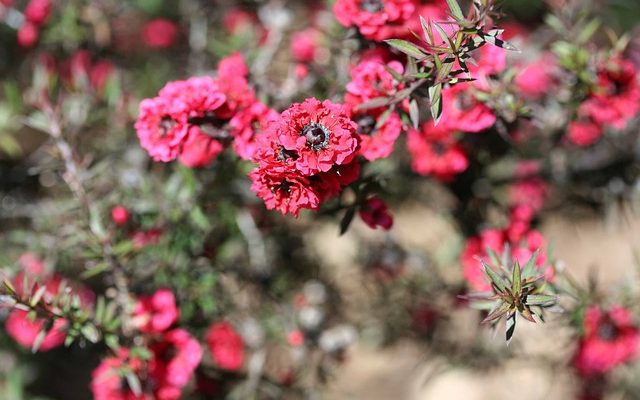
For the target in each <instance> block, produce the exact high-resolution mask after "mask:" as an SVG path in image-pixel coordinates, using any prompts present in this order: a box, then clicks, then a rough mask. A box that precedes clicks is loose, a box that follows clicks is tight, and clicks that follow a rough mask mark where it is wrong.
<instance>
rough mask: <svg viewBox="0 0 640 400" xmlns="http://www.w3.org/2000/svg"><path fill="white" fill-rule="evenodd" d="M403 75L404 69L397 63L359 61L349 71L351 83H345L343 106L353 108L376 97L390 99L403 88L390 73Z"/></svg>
mask: <svg viewBox="0 0 640 400" xmlns="http://www.w3.org/2000/svg"><path fill="white" fill-rule="evenodd" d="M388 69H391V70H393V71H395V72H397V73H398V74H400V75H402V74H403V73H404V67H403V66H402V64H401V63H400V62H398V61H390V62H388V63H384V62H383V61H381V60H373V59H372V60H366V61H361V62H360V63H358V64H357V65H356V66H355V67H353V68H352V69H351V81H350V82H349V83H347V86H346V89H347V93H346V94H345V96H344V101H345V104H347V105H348V106H350V107H352V108H355V107H357V106H359V105H360V104H362V103H365V102H367V101H369V100H371V99H374V98H376V97H390V96H393V95H394V94H396V93H397V92H398V90H400V89H402V88H403V85H402V84H401V83H400V82H398V81H397V80H396V79H395V78H394V77H393V75H392V74H391V72H389V71H388Z"/></svg>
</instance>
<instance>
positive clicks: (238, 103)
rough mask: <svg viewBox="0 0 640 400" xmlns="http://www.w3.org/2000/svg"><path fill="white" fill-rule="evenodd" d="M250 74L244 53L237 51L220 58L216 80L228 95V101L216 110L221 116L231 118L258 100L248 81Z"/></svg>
mask: <svg viewBox="0 0 640 400" xmlns="http://www.w3.org/2000/svg"><path fill="white" fill-rule="evenodd" d="M248 75H249V68H248V67H247V65H246V63H245V62H244V58H243V57H242V54H240V53H238V52H235V53H233V54H231V55H230V56H228V57H226V58H223V59H222V60H220V63H219V64H218V76H217V77H216V82H217V84H218V85H219V87H220V91H222V93H224V95H225V96H226V102H225V103H224V104H223V105H222V107H220V108H219V109H218V110H216V115H217V116H218V117H219V118H222V119H225V120H229V119H231V118H233V116H234V115H235V113H236V112H238V111H240V110H241V109H243V108H247V107H250V106H251V105H252V104H253V103H255V102H256V96H255V93H254V91H253V89H251V88H250V87H249V83H248V82H247V76H248Z"/></svg>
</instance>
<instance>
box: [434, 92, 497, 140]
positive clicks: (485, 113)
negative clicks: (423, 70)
mask: <svg viewBox="0 0 640 400" xmlns="http://www.w3.org/2000/svg"><path fill="white" fill-rule="evenodd" d="M495 123H496V116H495V114H494V113H493V111H492V110H491V109H490V108H489V107H487V106H486V105H485V104H484V103H481V102H480V101H478V99H477V98H476V97H475V96H474V94H473V86H470V85H467V84H464V83H462V84H458V85H456V86H453V87H450V88H446V89H443V90H442V119H441V120H440V124H442V125H443V126H445V127H448V128H449V129H451V130H458V131H463V132H471V133H477V132H482V131H484V130H486V129H488V128H491V127H492V126H493V124H495Z"/></svg>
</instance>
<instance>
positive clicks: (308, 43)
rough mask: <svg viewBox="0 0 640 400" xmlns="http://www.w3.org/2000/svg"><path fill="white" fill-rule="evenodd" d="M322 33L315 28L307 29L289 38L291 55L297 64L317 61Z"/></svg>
mask: <svg viewBox="0 0 640 400" xmlns="http://www.w3.org/2000/svg"><path fill="white" fill-rule="evenodd" d="M321 38H322V32H320V31H319V30H318V29H316V28H307V29H305V30H303V31H300V32H296V33H294V34H293V36H292V37H291V54H292V55H293V59H294V60H295V61H297V62H302V63H311V62H314V61H316V60H317V58H318V52H319V50H320V39H321Z"/></svg>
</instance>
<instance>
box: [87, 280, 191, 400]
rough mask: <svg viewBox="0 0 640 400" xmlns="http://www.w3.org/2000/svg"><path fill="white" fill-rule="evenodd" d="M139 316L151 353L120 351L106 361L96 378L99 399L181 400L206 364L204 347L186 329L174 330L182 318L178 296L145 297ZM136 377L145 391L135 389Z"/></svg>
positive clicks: (93, 385)
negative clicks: (148, 399)
mask: <svg viewBox="0 0 640 400" xmlns="http://www.w3.org/2000/svg"><path fill="white" fill-rule="evenodd" d="M134 317H135V321H136V325H137V327H138V329H139V330H140V332H141V333H143V334H144V336H143V339H144V341H145V344H146V346H147V347H148V350H149V352H148V354H147V355H146V356H145V357H143V356H141V355H140V356H136V355H135V353H136V352H135V349H127V348H120V349H118V351H117V352H116V354H115V355H114V356H112V357H107V358H105V359H104V360H102V362H101V363H100V365H99V366H98V367H97V368H96V369H95V370H94V371H93V375H92V381H91V391H92V393H93V395H94V398H95V399H104V400H119V399H122V400H125V399H132V398H134V399H146V398H155V399H158V400H177V399H179V398H180V397H181V396H182V389H183V388H184V386H186V385H187V383H188V382H189V380H190V379H191V376H192V375H193V372H194V371H195V369H196V367H197V366H198V365H199V364H200V359H201V358H202V348H201V346H200V344H199V343H198V341H197V340H196V339H194V338H193V337H192V336H191V335H190V334H189V333H188V332H187V331H186V330H184V329H182V328H172V326H173V325H174V324H175V323H176V321H177V319H178V310H177V307H176V303H175V298H174V296H173V293H171V292H170V291H168V290H163V289H161V290H158V291H156V292H155V293H154V294H152V295H150V296H146V297H141V298H140V300H139V301H138V304H137V306H136V309H135V312H134ZM132 376H133V378H132ZM132 379H134V380H137V381H138V382H139V386H140V387H137V388H136V387H132V382H131V381H132ZM140 391H142V393H137V392H140ZM151 396H152V397H151Z"/></svg>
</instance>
